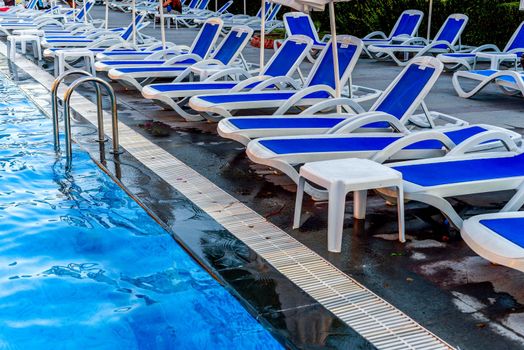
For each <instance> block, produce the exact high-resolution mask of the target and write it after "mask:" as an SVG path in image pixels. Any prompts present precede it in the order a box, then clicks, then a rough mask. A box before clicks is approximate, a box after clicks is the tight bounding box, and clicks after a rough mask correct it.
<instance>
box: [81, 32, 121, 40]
mask: <svg viewBox="0 0 524 350" xmlns="http://www.w3.org/2000/svg"><path fill="white" fill-rule="evenodd" d="M104 35H106V36H117V35H120V34H119V33H118V32H113V31H112V30H95V31H91V33H90V34H89V35H86V37H87V39H91V40H95V39H97V38H100V37H102V36H104Z"/></svg>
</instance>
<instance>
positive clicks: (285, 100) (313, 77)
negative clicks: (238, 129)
mask: <svg viewBox="0 0 524 350" xmlns="http://www.w3.org/2000/svg"><path fill="white" fill-rule="evenodd" d="M337 46H338V56H339V66H340V76H339V78H340V82H341V86H344V85H346V83H348V81H349V80H350V75H351V72H352V70H353V68H354V66H355V64H356V63H357V61H358V57H359V56H360V53H361V52H362V41H361V40H360V39H358V38H356V37H353V36H349V35H340V36H338V37H337ZM332 54H333V52H332V49H331V47H330V45H328V46H326V48H325V49H324V50H323V51H322V53H321V54H320V56H319V58H318V59H317V61H316V62H315V65H314V66H313V68H312V70H311V72H310V74H309V76H308V79H307V81H306V82H305V84H304V86H303V87H301V88H299V89H297V87H296V86H294V87H293V86H292V87H290V88H287V89H280V90H278V91H275V90H274V89H270V90H269V91H268V90H264V89H262V88H261V87H255V88H254V89H252V90H251V91H249V92H239V93H229V94H224V95H218V94H217V95H197V96H193V97H192V98H191V99H190V100H189V106H190V107H191V108H193V109H194V110H195V111H198V112H200V114H201V115H202V116H203V117H205V118H206V119H209V120H214V121H216V120H219V119H221V118H223V117H231V116H232V115H233V114H234V113H239V112H242V111H245V110H252V109H272V110H275V109H276V112H275V113H276V114H283V112H281V111H287V110H289V109H290V108H291V107H294V106H297V107H307V106H311V105H314V104H316V103H318V102H321V101H323V100H325V99H327V98H331V97H334V96H335V91H334V88H335V77H334V74H333V56H332ZM349 89H350V90H348V91H351V94H352V95H353V96H352V98H354V99H355V100H357V101H358V100H360V101H362V100H367V99H371V98H375V97H376V96H378V91H377V90H375V89H369V88H363V87H357V86H350V87H349Z"/></svg>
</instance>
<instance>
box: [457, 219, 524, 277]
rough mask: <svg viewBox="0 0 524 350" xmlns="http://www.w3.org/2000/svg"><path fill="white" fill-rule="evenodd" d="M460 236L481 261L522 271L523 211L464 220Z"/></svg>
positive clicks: (523, 242)
mask: <svg viewBox="0 0 524 350" xmlns="http://www.w3.org/2000/svg"><path fill="white" fill-rule="evenodd" d="M460 234H461V236H462V239H463V240H464V242H466V244H467V245H468V246H469V247H470V248H471V249H472V250H473V251H474V252H475V253H477V254H478V255H480V256H481V257H483V258H484V259H486V260H489V261H491V262H492V263H495V264H499V265H504V266H508V267H511V268H512V269H516V270H519V271H522V272H524V212H504V213H495V214H483V215H477V216H474V217H472V218H469V219H467V220H465V221H464V224H463V225H462V229H461V231H460Z"/></svg>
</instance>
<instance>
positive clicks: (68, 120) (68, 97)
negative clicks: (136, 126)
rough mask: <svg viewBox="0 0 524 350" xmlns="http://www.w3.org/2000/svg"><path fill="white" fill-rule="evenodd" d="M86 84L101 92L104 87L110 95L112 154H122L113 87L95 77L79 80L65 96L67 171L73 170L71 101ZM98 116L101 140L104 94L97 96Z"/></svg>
mask: <svg viewBox="0 0 524 350" xmlns="http://www.w3.org/2000/svg"><path fill="white" fill-rule="evenodd" d="M86 82H92V83H93V84H94V85H95V87H96V88H97V89H98V90H100V87H99V85H102V86H103V87H104V88H105V89H106V92H107V94H108V95H109V98H110V99H111V114H112V118H111V123H112V129H113V130H112V132H113V151H112V153H113V154H115V155H118V154H120V151H119V142H118V111H117V104H116V96H115V92H114V90H113V88H112V87H111V85H109V83H108V82H106V81H105V80H102V79H100V78H97V77H93V76H87V77H83V78H78V79H77V80H75V81H74V82H73V83H72V84H71V85H70V86H69V87H68V89H67V91H66V92H65V94H64V99H63V101H64V113H63V115H64V128H65V148H66V170H70V169H71V161H72V158H73V147H72V142H71V107H70V100H71V96H72V94H73V92H74V90H75V89H76V88H77V87H78V86H80V85H82V84H84V83H86ZM97 116H98V134H99V137H100V135H102V137H101V138H103V136H104V123H103V110H102V94H101V93H98V94H97ZM100 157H101V158H102V161H104V159H105V155H104V154H103V152H101V154H100Z"/></svg>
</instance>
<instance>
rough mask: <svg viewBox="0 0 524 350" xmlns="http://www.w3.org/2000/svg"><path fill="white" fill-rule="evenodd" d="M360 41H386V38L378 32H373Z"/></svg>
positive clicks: (382, 33)
mask: <svg viewBox="0 0 524 350" xmlns="http://www.w3.org/2000/svg"><path fill="white" fill-rule="evenodd" d="M362 39H384V40H387V39H388V36H387V35H386V34H385V33H384V32H381V31H380V30H377V31H374V32H371V33H369V34H368V35H366V36H365V37H363V38H362Z"/></svg>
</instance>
